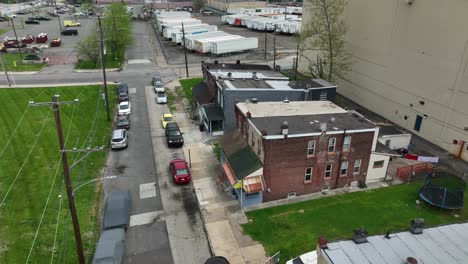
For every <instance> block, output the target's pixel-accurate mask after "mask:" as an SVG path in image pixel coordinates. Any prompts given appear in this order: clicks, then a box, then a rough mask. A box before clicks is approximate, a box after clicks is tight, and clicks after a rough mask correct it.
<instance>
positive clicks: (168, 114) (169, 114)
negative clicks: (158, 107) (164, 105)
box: [163, 113, 172, 117]
mask: <svg viewBox="0 0 468 264" xmlns="http://www.w3.org/2000/svg"><path fill="white" fill-rule="evenodd" d="M163 116H164V117H170V116H172V114H171V113H164V114H163Z"/></svg>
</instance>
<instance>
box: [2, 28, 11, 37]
mask: <svg viewBox="0 0 468 264" xmlns="http://www.w3.org/2000/svg"><path fill="white" fill-rule="evenodd" d="M8 31H10V30H9V29H6V28H0V35H3V34H5V33H7V32H8Z"/></svg>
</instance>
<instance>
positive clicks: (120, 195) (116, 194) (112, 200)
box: [102, 190, 130, 230]
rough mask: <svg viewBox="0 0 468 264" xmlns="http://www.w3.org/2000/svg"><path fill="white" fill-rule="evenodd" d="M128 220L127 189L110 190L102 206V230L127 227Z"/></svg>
mask: <svg viewBox="0 0 468 264" xmlns="http://www.w3.org/2000/svg"><path fill="white" fill-rule="evenodd" d="M129 222H130V193H129V192H128V191H120V190H119V191H111V192H110V193H109V194H108V196H107V199H106V204H105V208H104V219H103V223H102V229H103V230H109V229H113V228H124V229H127V228H128V224H129Z"/></svg>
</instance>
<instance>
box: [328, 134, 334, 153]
mask: <svg viewBox="0 0 468 264" xmlns="http://www.w3.org/2000/svg"><path fill="white" fill-rule="evenodd" d="M331 142H333V144H331ZM330 147H333V150H332V151H330ZM335 147H336V138H335V137H333V138H329V139H328V152H329V153H331V152H335Z"/></svg>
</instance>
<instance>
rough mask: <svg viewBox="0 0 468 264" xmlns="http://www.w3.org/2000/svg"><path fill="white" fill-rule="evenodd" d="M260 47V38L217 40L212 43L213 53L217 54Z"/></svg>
mask: <svg viewBox="0 0 468 264" xmlns="http://www.w3.org/2000/svg"><path fill="white" fill-rule="evenodd" d="M256 48H258V38H239V39H228V40H217V41H213V42H212V43H211V53H212V54H216V55H221V54H229V53H233V52H240V51H246V50H250V49H256Z"/></svg>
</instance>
